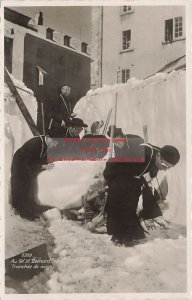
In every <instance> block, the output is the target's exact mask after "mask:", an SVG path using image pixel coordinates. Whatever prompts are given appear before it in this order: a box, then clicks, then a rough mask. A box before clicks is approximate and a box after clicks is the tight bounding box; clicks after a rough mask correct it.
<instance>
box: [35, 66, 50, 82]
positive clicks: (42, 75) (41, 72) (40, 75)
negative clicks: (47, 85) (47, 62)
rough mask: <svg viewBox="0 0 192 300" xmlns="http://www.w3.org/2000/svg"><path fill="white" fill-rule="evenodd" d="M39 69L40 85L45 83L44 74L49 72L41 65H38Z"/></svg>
mask: <svg viewBox="0 0 192 300" xmlns="http://www.w3.org/2000/svg"><path fill="white" fill-rule="evenodd" d="M36 68H37V71H38V84H39V85H44V76H45V75H47V74H48V73H47V72H46V71H45V70H44V69H43V68H41V67H39V66H36Z"/></svg>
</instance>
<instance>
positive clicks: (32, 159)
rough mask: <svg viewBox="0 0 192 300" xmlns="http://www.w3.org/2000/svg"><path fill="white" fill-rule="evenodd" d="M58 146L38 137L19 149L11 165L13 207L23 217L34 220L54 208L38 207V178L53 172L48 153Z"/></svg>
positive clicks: (50, 139)
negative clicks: (43, 172) (45, 172)
mask: <svg viewBox="0 0 192 300" xmlns="http://www.w3.org/2000/svg"><path fill="white" fill-rule="evenodd" d="M56 146H57V141H56V140H55V139H52V138H51V137H48V136H43V135H42V136H36V137H34V138H32V139H30V140H29V141H27V142H26V143H25V144H24V145H23V146H22V147H21V148H19V149H18V150H17V151H16V152H15V154H14V156H13V160H12V165H11V195H12V206H13V207H14V208H15V209H16V210H17V211H18V212H19V214H20V216H21V217H24V218H27V219H30V220H34V219H36V218H39V216H40V214H41V213H42V212H43V211H46V210H47V209H50V208H52V207H50V206H46V205H45V206H44V205H38V199H37V192H38V187H37V176H38V175H39V173H40V172H42V171H45V170H51V169H52V168H53V167H54V164H53V163H48V162H47V152H48V150H49V149H53V148H55V147H56Z"/></svg>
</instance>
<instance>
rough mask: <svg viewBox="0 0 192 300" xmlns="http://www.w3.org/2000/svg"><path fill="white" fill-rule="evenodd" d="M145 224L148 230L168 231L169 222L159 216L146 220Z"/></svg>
mask: <svg viewBox="0 0 192 300" xmlns="http://www.w3.org/2000/svg"><path fill="white" fill-rule="evenodd" d="M144 224H145V226H146V228H147V229H148V230H154V229H158V228H160V229H167V224H168V222H167V221H166V220H165V219H164V218H163V216H159V217H157V218H154V219H148V220H144Z"/></svg>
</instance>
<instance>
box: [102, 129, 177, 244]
mask: <svg viewBox="0 0 192 300" xmlns="http://www.w3.org/2000/svg"><path fill="white" fill-rule="evenodd" d="M110 133H111V128H110V130H109V131H108V135H110ZM114 152H115V159H116V160H113V159H109V160H108V162H107V163H106V167H105V170H104V177H105V179H106V181H107V184H108V187H109V189H108V197H107V202H106V213H107V232H108V234H109V235H112V241H113V242H114V243H115V244H123V245H125V246H130V244H131V243H133V241H135V240H139V239H143V238H145V234H144V230H143V227H142V226H141V224H140V220H139V217H138V216H137V214H136V210H137V206H138V201H139V197H140V195H141V194H142V196H143V212H142V217H143V220H144V222H145V223H146V227H147V228H148V229H150V228H152V227H153V226H155V224H161V221H162V220H164V219H163V217H162V213H161V210H160V208H159V206H158V204H157V199H156V197H155V194H153V192H152V190H151V189H150V187H149V185H148V182H147V181H146V180H145V178H144V176H146V174H147V175H148V177H150V178H151V179H152V178H155V177H156V176H157V173H158V171H159V170H164V171H166V170H168V169H169V168H171V167H173V166H175V165H176V164H177V163H178V162H179V159H180V154H179V152H178V150H177V149H176V148H175V147H173V146H170V145H166V146H164V147H162V148H159V147H156V146H153V145H150V144H144V140H143V139H142V138H141V137H139V136H136V135H130V134H123V132H122V130H121V128H116V127H115V128H114ZM159 220H160V222H159ZM162 225H163V224H162Z"/></svg>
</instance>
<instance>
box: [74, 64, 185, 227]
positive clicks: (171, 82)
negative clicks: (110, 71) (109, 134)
mask: <svg viewBox="0 0 192 300" xmlns="http://www.w3.org/2000/svg"><path fill="white" fill-rule="evenodd" d="M116 97H117V113H116V126H117V127H121V128H122V129H123V132H124V133H132V134H138V135H140V136H143V126H144V125H147V129H148V141H149V143H151V144H153V145H157V146H159V147H161V146H164V145H166V144H168V145H173V146H175V147H177V148H178V149H179V152H180V154H181V160H180V162H179V163H178V165H177V166H176V167H174V168H172V169H170V170H169V171H168V172H166V173H167V180H168V196H167V200H168V204H169V209H168V211H167V212H166V217H167V218H168V219H170V220H172V221H174V222H176V223H179V224H183V225H185V224H186V116H185V114H186V100H185V99H186V97H185V71H184V70H179V71H173V72H172V73H170V74H164V73H158V74H156V75H154V76H152V77H150V78H148V79H145V80H137V79H135V78H132V79H130V80H129V81H128V82H127V83H126V84H121V85H119V84H118V85H114V86H104V87H103V88H98V89H97V90H94V91H89V92H88V94H87V96H86V97H83V98H82V99H81V100H80V101H79V102H78V103H77V105H76V107H75V112H76V113H77V114H78V117H80V118H82V119H83V120H84V121H85V122H86V123H87V124H88V125H91V123H92V122H93V120H95V121H96V120H98V121H100V120H104V121H105V120H106V119H107V114H108V112H109V110H110V108H111V107H114V105H115V99H116ZM113 121H114V117H113V115H112V117H111V119H110V122H109V124H113ZM164 173H165V172H164ZM161 177H162V174H161Z"/></svg>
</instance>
